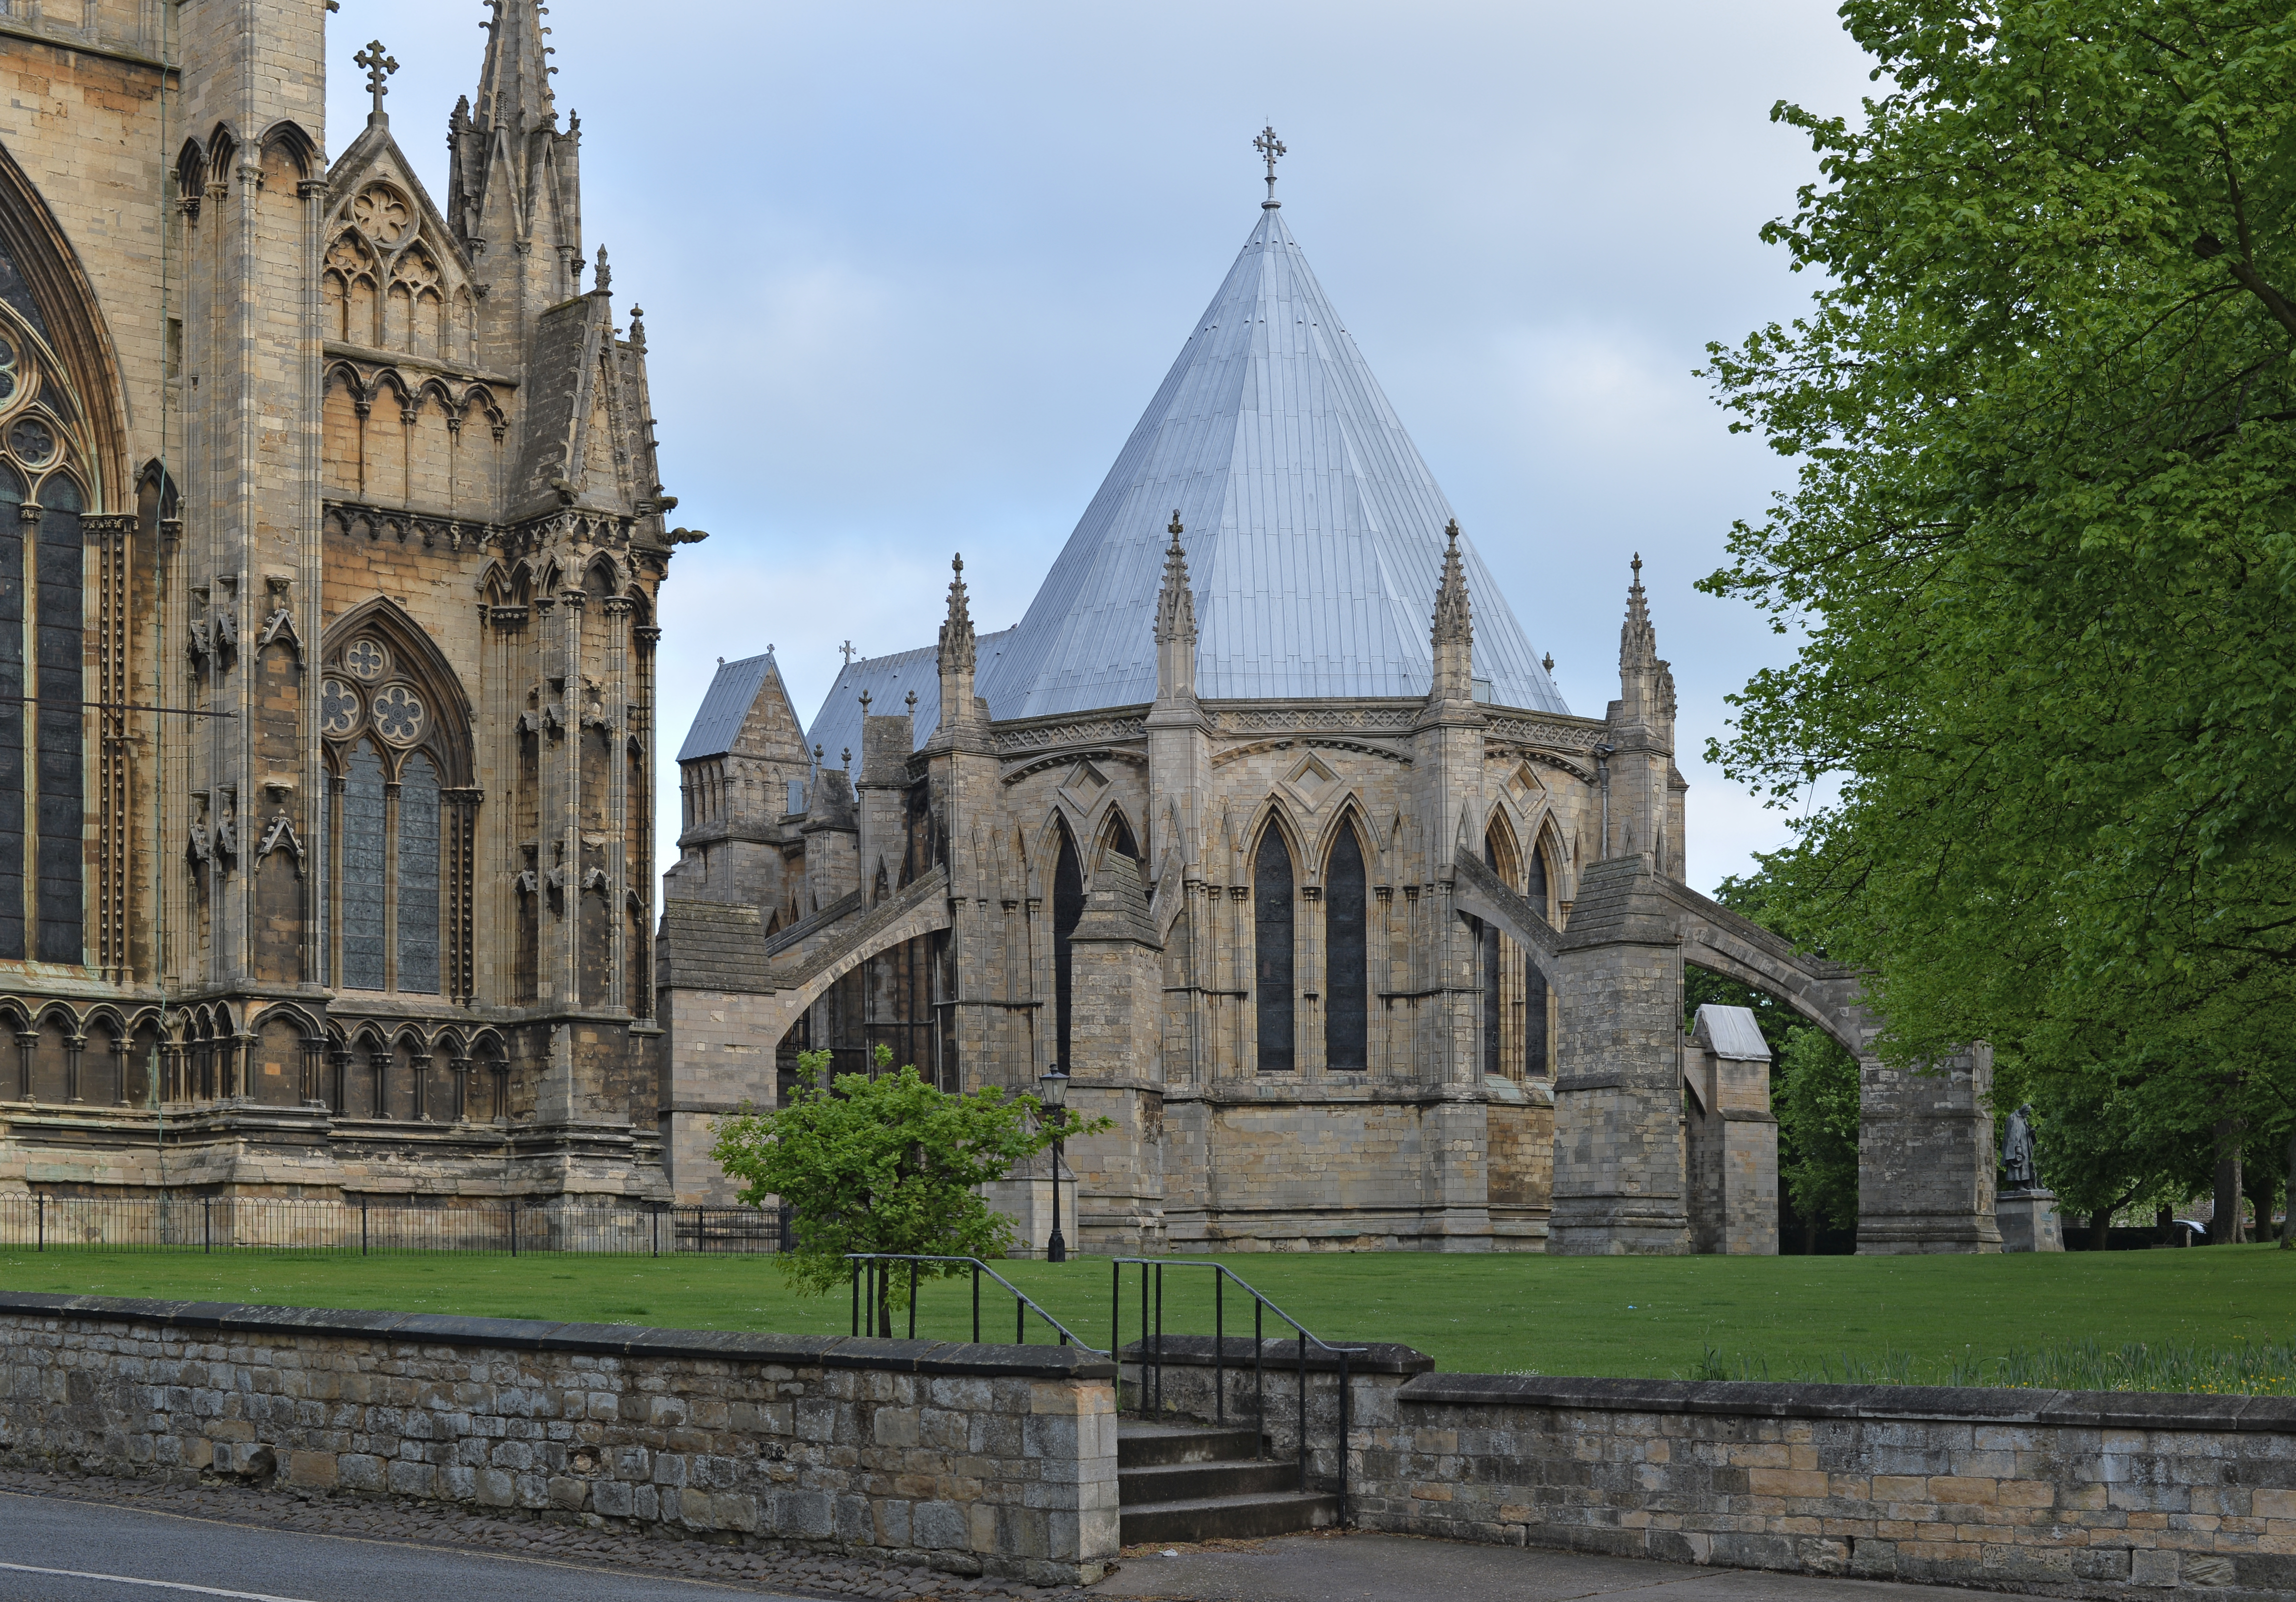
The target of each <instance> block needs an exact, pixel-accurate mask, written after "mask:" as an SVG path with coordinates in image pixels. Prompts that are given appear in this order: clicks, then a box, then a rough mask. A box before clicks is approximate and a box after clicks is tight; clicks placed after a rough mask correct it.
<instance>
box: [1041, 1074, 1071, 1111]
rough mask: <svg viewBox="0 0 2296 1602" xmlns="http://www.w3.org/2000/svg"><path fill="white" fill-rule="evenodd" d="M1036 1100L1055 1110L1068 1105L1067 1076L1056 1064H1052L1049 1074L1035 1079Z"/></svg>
mask: <svg viewBox="0 0 2296 1602" xmlns="http://www.w3.org/2000/svg"><path fill="white" fill-rule="evenodd" d="M1037 1100H1038V1101H1040V1102H1042V1103H1044V1104H1045V1105H1046V1106H1047V1107H1051V1108H1054V1109H1055V1110H1058V1109H1060V1108H1062V1107H1065V1106H1067V1105H1068V1102H1069V1076H1068V1074H1067V1072H1066V1071H1064V1070H1063V1069H1062V1067H1061V1065H1060V1064H1058V1063H1054V1064H1053V1066H1052V1071H1051V1072H1048V1073H1045V1074H1042V1075H1040V1076H1039V1077H1038V1078H1037Z"/></svg>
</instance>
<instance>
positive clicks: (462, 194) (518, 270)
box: [447, 0, 583, 370]
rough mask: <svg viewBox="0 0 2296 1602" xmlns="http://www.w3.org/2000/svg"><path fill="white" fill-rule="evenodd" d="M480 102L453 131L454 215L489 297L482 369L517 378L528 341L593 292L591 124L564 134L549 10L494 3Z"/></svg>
mask: <svg viewBox="0 0 2296 1602" xmlns="http://www.w3.org/2000/svg"><path fill="white" fill-rule="evenodd" d="M492 4H493V8H494V15H493V16H492V17H491V18H490V19H489V20H488V21H486V22H484V23H483V24H481V26H482V27H484V28H485V29H487V54H486V63H485V65H484V66H483V67H482V68H481V69H480V73H479V91H478V94H477V95H476V97H475V98H474V99H471V100H464V101H460V102H457V103H456V104H455V111H454V114H453V115H452V116H451V117H450V118H448V119H447V219H448V224H449V226H451V227H452V228H453V229H454V231H455V235H456V236H457V238H459V239H460V240H461V242H463V246H464V247H465V248H466V249H467V250H469V251H470V252H471V257H472V259H473V261H474V262H475V264H476V267H477V271H478V275H479V279H480V283H484V284H485V285H486V286H487V289H488V293H487V295H486V298H485V300H483V301H482V303H481V313H480V316H481V321H482V324H483V331H484V337H483V341H482V343H483V344H484V346H485V347H486V349H485V353H484V356H483V357H482V359H483V360H484V362H485V363H486V364H487V365H489V366H494V367H496V368H497V369H502V370H515V366H516V364H517V363H518V361H519V359H520V358H521V354H522V349H521V348H522V346H523V344H524V341H525V336H526V333H527V330H528V329H529V328H530V327H531V326H532V325H533V322H534V319H535V318H537V316H540V315H541V313H542V312H543V311H544V310H545V309H546V308H550V307H552V306H555V305H557V304H558V303H560V302H561V301H562V300H567V299H568V298H569V297H570V296H573V295H576V294H578V293H580V292H581V288H582V284H581V278H582V266H583V263H582V168H581V145H582V123H581V119H580V118H579V117H574V118H570V119H568V125H567V127H565V129H563V130H561V129H560V127H559V126H558V103H557V98H556V96H555V95H554V94H553V93H552V91H551V87H550V79H551V76H552V75H553V73H555V72H556V71H557V70H558V69H557V68H555V67H553V66H552V65H550V63H549V57H550V55H551V54H552V50H551V47H550V46H549V45H546V44H545V43H544V42H543V37H544V35H545V34H546V33H547V32H548V31H549V30H548V29H545V27H544V26H543V22H542V14H541V13H542V7H541V5H540V4H539V0H492Z"/></svg>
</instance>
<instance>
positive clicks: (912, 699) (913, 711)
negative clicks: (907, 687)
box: [903, 690, 917, 718]
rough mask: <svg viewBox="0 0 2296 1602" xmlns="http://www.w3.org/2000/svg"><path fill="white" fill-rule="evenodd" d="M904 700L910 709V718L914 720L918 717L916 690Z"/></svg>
mask: <svg viewBox="0 0 2296 1602" xmlns="http://www.w3.org/2000/svg"><path fill="white" fill-rule="evenodd" d="M903 699H904V702H905V704H906V706H907V707H908V709H909V716H910V717H912V718H914V717H915V716H916V715H917V693H916V692H915V691H914V690H911V691H910V692H909V693H908V694H907V695H906V697H904V698H903Z"/></svg>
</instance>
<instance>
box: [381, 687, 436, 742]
mask: <svg viewBox="0 0 2296 1602" xmlns="http://www.w3.org/2000/svg"><path fill="white" fill-rule="evenodd" d="M425 716H426V714H425V712H424V711H423V706H422V698H421V697H420V696H418V695H416V694H415V693H414V691H413V690H411V689H409V688H407V687H406V686H405V685H403V684H395V685H392V686H390V687H389V689H387V690H384V691H383V692H382V693H381V694H379V695H377V696H376V697H375V698H374V710H373V717H374V732H375V733H377V734H379V735H381V736H382V737H383V738H384V739H386V740H388V741H389V742H390V743H392V744H394V745H412V744H414V742H415V741H416V740H418V739H420V738H422V723H423V719H424V717H425Z"/></svg>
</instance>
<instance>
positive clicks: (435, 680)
mask: <svg viewBox="0 0 2296 1602" xmlns="http://www.w3.org/2000/svg"><path fill="white" fill-rule="evenodd" d="M468 720H469V719H468V714H467V709H466V707H465V706H464V703H463V700H462V696H461V691H460V687H459V686H458V685H457V684H456V683H455V679H454V676H453V672H452V670H450V669H448V668H447V666H446V664H445V662H444V661H442V660H439V659H438V656H437V653H436V650H435V648H433V647H431V646H430V645H429V643H428V642H427V641H424V640H422V638H421V637H420V635H419V632H418V631H416V630H415V628H414V624H413V621H412V620H410V619H408V618H406V616H405V615H404V614H403V613H401V612H398V610H397V609H396V608H395V607H392V606H389V604H387V603H371V604H369V605H368V606H367V607H365V608H364V609H362V610H361V611H360V612H355V613H353V614H352V615H351V616H349V617H348V618H345V619H343V620H340V621H339V622H338V623H337V624H336V626H335V628H333V629H332V630H330V632H329V638H328V649H327V651H326V653H325V654H324V661H323V667H322V672H321V677H320V684H319V725H320V729H321V731H322V733H323V734H324V736H325V740H326V751H327V762H328V769H329V772H330V774H331V776H332V785H331V790H332V795H331V798H330V799H331V803H332V807H333V809H334V826H333V828H332V830H330V832H329V841H330V845H329V850H328V856H329V862H328V865H327V872H328V883H329V885H330V887H331V890H332V893H331V895H330V897H329V900H328V906H329V908H330V909H331V910H330V916H329V917H328V919H327V928H326V930H325V941H326V949H327V950H328V951H329V952H330V953H331V954H332V972H333V973H334V974H335V975H336V976H337V977H336V980H335V982H337V983H338V984H340V985H341V986H342V987H343V988H345V989H348V990H394V991H398V992H400V993H403V994H410V995H438V994H440V993H441V992H442V990H447V989H449V988H451V989H452V990H455V992H456V993H455V999H456V1000H464V1001H466V1000H468V999H469V996H468V994H467V991H468V990H469V987H470V978H469V975H470V972H471V965H470V964H469V963H467V962H465V961H463V960H462V959H463V955H464V954H463V949H462V946H463V943H464V942H466V941H467V940H468V938H469V932H468V929H467V919H465V918H463V917H461V916H458V915H459V914H460V912H461V911H462V910H463V909H464V908H467V906H468V904H469V900H470V895H471V863H470V851H469V846H470V842H471V840H472V838H473V836H472V832H471V829H470V827H468V826H467V818H468V816H469V815H470V814H471V809H474V808H475V807H476V806H477V805H478V801H479V797H480V792H478V791H477V790H475V789H470V788H458V787H457V786H466V785H468V784H469V782H470V774H471V752H470V750H469V737H468V728H467V724H468ZM449 980H451V985H450V984H448V983H447V982H448V981H449Z"/></svg>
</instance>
